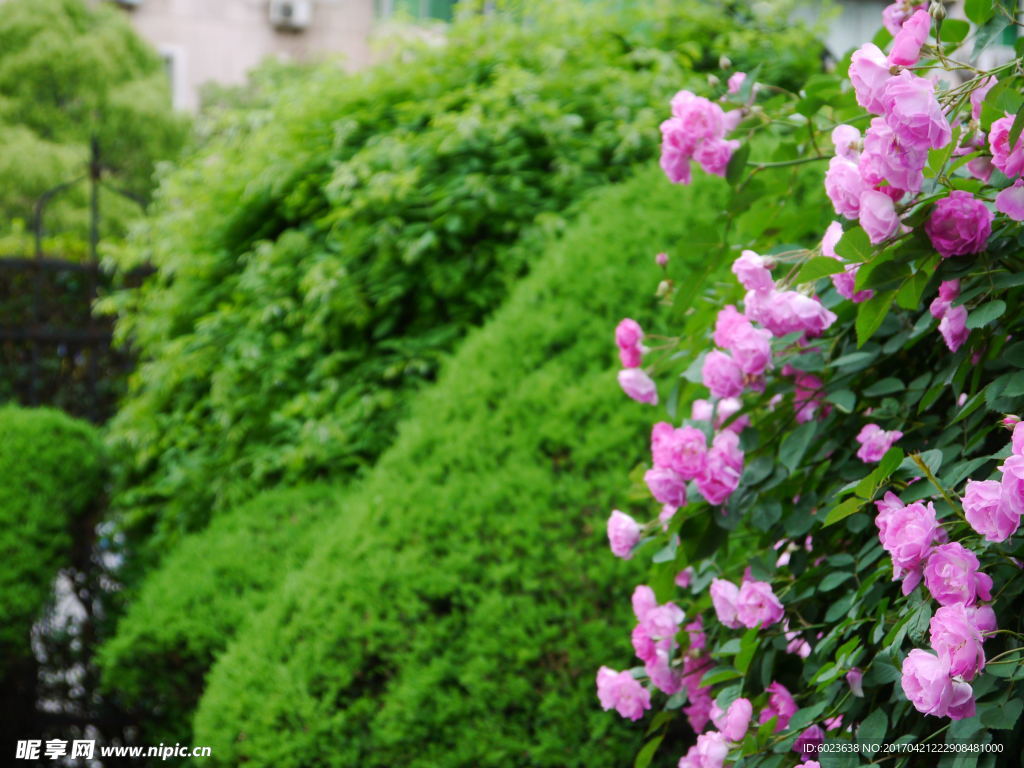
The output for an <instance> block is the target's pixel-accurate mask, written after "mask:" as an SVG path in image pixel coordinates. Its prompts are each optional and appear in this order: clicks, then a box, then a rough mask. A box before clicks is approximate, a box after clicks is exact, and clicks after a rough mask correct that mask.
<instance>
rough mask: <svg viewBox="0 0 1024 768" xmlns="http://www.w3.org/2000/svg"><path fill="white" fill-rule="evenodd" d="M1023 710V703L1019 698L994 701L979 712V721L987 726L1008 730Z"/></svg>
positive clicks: (1015, 722)
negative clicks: (1004, 701)
mask: <svg viewBox="0 0 1024 768" xmlns="http://www.w3.org/2000/svg"><path fill="white" fill-rule="evenodd" d="M1022 711H1024V703H1022V702H1021V700H1020V699H1013V700H1011V701H1007V702H1006V703H1005V704H1004V703H1001V702H1000V703H994V704H991V705H989V706H987V707H985V708H984V709H983V710H982V711H981V712H979V714H980V715H981V722H982V723H984V724H985V725H987V726H988V727H989V728H995V729H997V730H1000V731H1008V730H1010V729H1011V728H1013V727H1014V726H1015V725H1016V724H1017V720H1019V719H1020V713H1021V712H1022Z"/></svg>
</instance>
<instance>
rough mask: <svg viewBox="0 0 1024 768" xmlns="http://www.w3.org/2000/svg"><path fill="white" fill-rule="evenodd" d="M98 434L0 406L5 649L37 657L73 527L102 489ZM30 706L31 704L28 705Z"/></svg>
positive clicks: (43, 413) (62, 419)
mask: <svg viewBox="0 0 1024 768" xmlns="http://www.w3.org/2000/svg"><path fill="white" fill-rule="evenodd" d="M104 455H105V452H104V450H103V445H102V442H101V440H100V437H99V434H98V433H97V431H96V430H95V429H94V428H93V427H91V426H90V425H88V424H86V423H84V422H81V421H77V420H75V419H72V418H70V417H68V416H65V415H64V414H63V413H61V412H59V411H54V410H50V409H48V408H40V409H31V410H30V409H22V408H15V407H11V406H7V407H3V408H0V649H2V651H3V656H4V660H5V664H8V663H11V662H13V661H14V660H16V659H20V658H24V657H31V655H32V651H31V648H30V645H29V631H30V629H31V628H32V625H33V623H34V622H35V621H36V619H37V618H38V617H39V615H40V613H41V611H42V610H43V608H44V606H45V605H46V604H47V603H48V602H49V600H50V596H51V588H52V586H53V581H54V578H55V577H56V576H57V571H58V570H59V569H60V568H62V567H65V566H66V565H68V564H70V561H71V552H72V547H73V544H74V542H73V527H74V526H75V524H77V523H80V522H81V519H82V517H83V515H86V514H88V513H90V512H92V513H96V514H98V511H99V510H98V509H96V508H94V505H95V503H96V502H97V500H98V498H99V496H100V494H101V493H102V491H103V486H104V481H105V475H106V462H105V459H104ZM23 703H24V704H26V705H29V704H30V702H23Z"/></svg>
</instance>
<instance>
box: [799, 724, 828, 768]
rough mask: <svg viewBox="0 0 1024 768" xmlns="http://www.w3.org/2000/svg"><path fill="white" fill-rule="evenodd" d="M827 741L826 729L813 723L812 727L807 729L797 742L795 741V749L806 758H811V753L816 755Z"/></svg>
mask: <svg viewBox="0 0 1024 768" xmlns="http://www.w3.org/2000/svg"><path fill="white" fill-rule="evenodd" d="M824 743H825V731H824V730H822V727H821V726H820V725H812V726H811V727H810V728H807V729H805V730H804V731H803V732H802V733H801V734H800V735H799V736H797V739H796V741H795V742H793V751H794V752H796V753H797V754H798V755H800V757H801V758H802V759H804V760H806V759H809V758H810V756H811V755H816V754H818V752H819V751H820V749H821V745H822V744H824Z"/></svg>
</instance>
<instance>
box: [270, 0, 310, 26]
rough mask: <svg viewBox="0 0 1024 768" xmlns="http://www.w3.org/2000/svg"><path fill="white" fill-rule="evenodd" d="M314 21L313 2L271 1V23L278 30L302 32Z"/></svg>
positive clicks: (307, 0)
mask: <svg viewBox="0 0 1024 768" xmlns="http://www.w3.org/2000/svg"><path fill="white" fill-rule="evenodd" d="M312 20H313V2H312V0H270V23H271V24H273V25H274V27H276V28H277V29H286V30H289V31H291V32H301V31H302V30H304V29H306V27H308V26H309V24H310V22H311V21H312Z"/></svg>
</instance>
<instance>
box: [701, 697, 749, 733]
mask: <svg viewBox="0 0 1024 768" xmlns="http://www.w3.org/2000/svg"><path fill="white" fill-rule="evenodd" d="M753 714H754V707H753V706H752V705H751V703H750V700H749V699H742V698H741V699H736V700H735V701H733V703H732V704H730V705H729V708H728V709H727V710H726V711H725V712H723V711H722V710H721V709H719V708H718V705H715V706H714V707H713V708H712V710H711V722H713V723H714V724H715V728H717V729H718V730H719V731H721V732H722V735H723V736H725V738H726V739H727V740H729V741H736V742H740V741H743V737H744V736H746V735H747V728H748V727H749V726H750V718H751V716H752V715H753Z"/></svg>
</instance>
